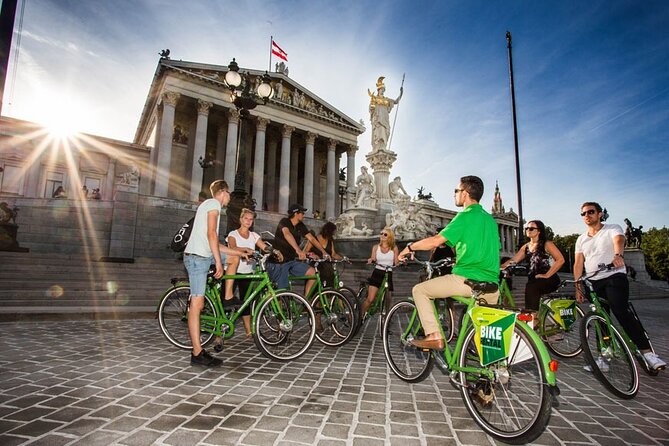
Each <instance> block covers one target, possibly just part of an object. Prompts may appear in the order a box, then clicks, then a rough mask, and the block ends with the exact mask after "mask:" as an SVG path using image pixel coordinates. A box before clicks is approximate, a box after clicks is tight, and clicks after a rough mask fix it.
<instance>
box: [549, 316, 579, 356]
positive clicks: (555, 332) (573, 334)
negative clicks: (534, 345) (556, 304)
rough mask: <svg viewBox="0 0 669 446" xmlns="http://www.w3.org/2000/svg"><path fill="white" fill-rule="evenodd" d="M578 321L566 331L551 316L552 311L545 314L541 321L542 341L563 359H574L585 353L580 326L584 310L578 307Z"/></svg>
mask: <svg viewBox="0 0 669 446" xmlns="http://www.w3.org/2000/svg"><path fill="white" fill-rule="evenodd" d="M575 316H576V319H575V321H574V323H572V324H571V326H570V327H569V328H568V329H567V330H565V329H564V328H562V325H560V324H559V323H558V322H557V321H556V320H555V319H554V318H553V315H552V314H551V312H550V311H547V312H545V313H543V317H542V318H541V320H540V321H539V323H540V324H541V339H542V340H543V341H544V343H545V344H546V346H547V347H548V349H549V350H550V351H552V352H553V353H555V354H556V355H558V356H561V357H563V358H573V357H574V356H578V355H580V354H581V352H582V351H583V348H582V347H581V334H580V330H579V327H580V324H581V320H583V316H584V313H583V310H581V308H580V307H579V306H576V314H575Z"/></svg>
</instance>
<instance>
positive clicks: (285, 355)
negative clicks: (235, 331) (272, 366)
mask: <svg viewBox="0 0 669 446" xmlns="http://www.w3.org/2000/svg"><path fill="white" fill-rule="evenodd" d="M315 335H316V326H315V324H314V312H313V310H312V309H311V305H309V302H307V300H306V299H305V298H304V297H302V296H300V295H299V294H297V293H295V292H292V291H284V292H281V293H278V294H276V295H275V296H274V297H272V298H269V299H267V300H265V301H264V302H263V303H262V304H261V306H260V308H259V309H258V313H257V315H256V318H255V330H254V334H253V342H254V343H255V344H256V347H258V350H260V351H261V352H262V354H263V355H265V356H266V357H268V358H270V359H274V360H277V361H290V360H292V359H296V358H299V357H300V356H302V355H303V354H304V353H305V352H306V351H307V350H308V349H309V347H310V346H311V344H312V343H313V341H314V337H315Z"/></svg>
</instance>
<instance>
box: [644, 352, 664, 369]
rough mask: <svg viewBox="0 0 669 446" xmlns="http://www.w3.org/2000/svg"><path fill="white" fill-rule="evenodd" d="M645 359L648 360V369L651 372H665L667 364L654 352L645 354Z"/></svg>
mask: <svg viewBox="0 0 669 446" xmlns="http://www.w3.org/2000/svg"><path fill="white" fill-rule="evenodd" d="M643 359H645V360H646V364H648V368H649V369H651V370H664V369H665V368H667V363H666V362H664V361H663V360H661V359H660V357H659V356H657V355H656V354H655V353H653V352H648V353H644V354H643Z"/></svg>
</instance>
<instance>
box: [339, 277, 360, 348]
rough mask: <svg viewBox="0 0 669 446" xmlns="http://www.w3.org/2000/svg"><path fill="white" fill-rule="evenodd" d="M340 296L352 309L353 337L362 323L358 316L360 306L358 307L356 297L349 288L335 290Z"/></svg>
mask: <svg viewBox="0 0 669 446" xmlns="http://www.w3.org/2000/svg"><path fill="white" fill-rule="evenodd" d="M337 291H339V292H340V293H341V294H343V295H344V297H345V298H346V299H347V300H348V301H349V302H350V303H351V307H353V318H354V320H353V335H352V336H355V334H356V333H357V332H358V329H359V328H360V324H361V323H362V315H361V314H360V305H358V299H357V297H356V294H355V292H354V291H353V290H352V289H350V288H349V287H342V288H339V289H337Z"/></svg>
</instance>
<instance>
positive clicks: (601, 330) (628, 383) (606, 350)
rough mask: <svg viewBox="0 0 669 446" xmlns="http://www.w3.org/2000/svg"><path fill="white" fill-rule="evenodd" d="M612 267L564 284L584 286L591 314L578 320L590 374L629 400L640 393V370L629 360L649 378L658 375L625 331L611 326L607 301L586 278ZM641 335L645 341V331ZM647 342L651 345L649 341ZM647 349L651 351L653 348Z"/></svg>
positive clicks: (603, 267)
mask: <svg viewBox="0 0 669 446" xmlns="http://www.w3.org/2000/svg"><path fill="white" fill-rule="evenodd" d="M612 267H613V265H612V264H610V265H605V264H601V265H599V268H598V269H597V271H595V272H594V273H592V274H590V275H589V276H587V277H586V276H583V277H581V278H580V279H578V280H570V281H567V282H570V283H575V284H576V286H583V287H585V290H584V291H585V295H586V297H587V298H588V300H589V301H590V311H589V312H588V313H587V314H586V315H585V316H584V317H583V320H581V331H580V333H581V345H583V356H585V360H586V362H587V363H588V364H589V366H590V369H591V370H592V373H593V374H594V375H595V377H596V378H597V379H598V380H599V381H600V382H601V383H602V384H603V385H604V387H606V388H607V389H608V390H609V391H611V392H612V393H613V394H614V395H617V396H619V397H620V398H623V399H631V398H634V397H635V396H636V394H637V392H638V391H639V371H638V370H637V367H636V363H635V362H634V360H633V359H632V358H633V357H636V359H637V361H638V362H639V365H641V367H642V368H643V369H644V370H645V371H646V373H648V374H649V375H651V376H655V375H657V374H658V370H657V369H651V368H649V367H648V364H646V361H645V360H644V358H643V355H642V354H641V351H640V350H639V348H638V347H637V346H636V344H634V342H633V341H632V340H631V339H630V337H629V335H628V334H627V333H626V332H625V330H624V329H623V328H622V327H620V326H616V325H614V324H613V323H612V321H611V316H610V315H609V313H608V311H607V310H606V309H605V308H604V305H607V306H608V302H607V301H606V299H603V298H601V297H599V296H598V295H597V293H595V291H594V290H593V287H592V283H591V282H590V280H589V279H591V278H592V277H594V276H595V275H597V274H598V273H600V272H602V271H606V270H608V269H610V268H612ZM629 306H630V308H631V310H632V314H633V315H634V317H635V318H636V319H637V320H638V319H639V317H638V315H637V313H636V310H634V307H633V306H632V303H631V302H629ZM643 334H644V336H645V337H646V338H648V334H647V333H646V331H645V330H644V331H643ZM648 342H649V344H650V340H649V341H648ZM650 348H651V350H652V351H653V352H654V350H653V346H652V345H651V346H650Z"/></svg>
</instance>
